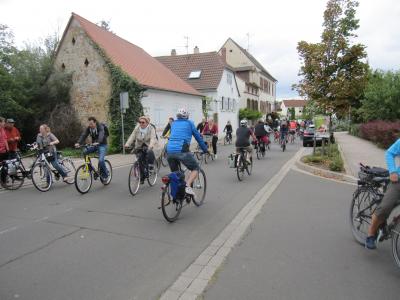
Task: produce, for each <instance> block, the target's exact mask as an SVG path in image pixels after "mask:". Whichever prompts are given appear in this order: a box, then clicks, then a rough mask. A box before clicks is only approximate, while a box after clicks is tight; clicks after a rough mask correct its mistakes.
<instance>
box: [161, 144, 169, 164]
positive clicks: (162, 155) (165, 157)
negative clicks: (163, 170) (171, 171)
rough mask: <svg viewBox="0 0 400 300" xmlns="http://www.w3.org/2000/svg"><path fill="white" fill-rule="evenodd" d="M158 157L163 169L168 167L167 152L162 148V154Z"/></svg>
mask: <svg viewBox="0 0 400 300" xmlns="http://www.w3.org/2000/svg"><path fill="white" fill-rule="evenodd" d="M160 157H161V159H160V162H161V165H162V166H163V167H167V166H168V160H167V151H165V148H164V150H163V152H162V153H161V156H160Z"/></svg>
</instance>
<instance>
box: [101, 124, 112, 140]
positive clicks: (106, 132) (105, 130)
mask: <svg viewBox="0 0 400 300" xmlns="http://www.w3.org/2000/svg"><path fill="white" fill-rule="evenodd" d="M100 125H102V126H103V129H104V135H105V137H106V138H107V137H109V136H110V131H109V130H108V126H107V124H106V123H100Z"/></svg>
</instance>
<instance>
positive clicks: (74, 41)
mask: <svg viewBox="0 0 400 300" xmlns="http://www.w3.org/2000/svg"><path fill="white" fill-rule="evenodd" d="M75 43H76V40H75V38H74V37H73V38H72V45H75Z"/></svg>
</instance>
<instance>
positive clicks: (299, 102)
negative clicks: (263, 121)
mask: <svg viewBox="0 0 400 300" xmlns="http://www.w3.org/2000/svg"><path fill="white" fill-rule="evenodd" d="M282 102H283V104H285V106H286V107H304V106H306V104H307V100H282Z"/></svg>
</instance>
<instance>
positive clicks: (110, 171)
mask: <svg viewBox="0 0 400 300" xmlns="http://www.w3.org/2000/svg"><path fill="white" fill-rule="evenodd" d="M104 163H105V164H106V169H107V171H108V177H107V180H104V179H103V178H102V177H101V176H100V181H101V183H102V184H103V185H109V184H110V183H111V179H112V176H113V173H112V166H111V163H110V161H109V160H107V159H106V160H105V161H104ZM97 170H98V172H99V173H100V168H99V166H98V167H97Z"/></svg>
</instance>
